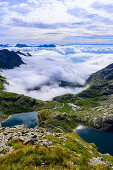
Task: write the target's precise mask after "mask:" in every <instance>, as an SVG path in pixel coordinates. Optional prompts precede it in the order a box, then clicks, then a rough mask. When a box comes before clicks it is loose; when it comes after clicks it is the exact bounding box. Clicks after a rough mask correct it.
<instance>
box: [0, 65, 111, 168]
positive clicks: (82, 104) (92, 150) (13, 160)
mask: <svg viewBox="0 0 113 170" xmlns="http://www.w3.org/2000/svg"><path fill="white" fill-rule="evenodd" d="M112 75H113V65H110V66H108V67H107V68H105V69H103V70H101V71H99V72H97V73H95V74H93V75H92V76H91V77H90V78H89V79H88V81H87V83H88V84H89V88H88V89H86V90H85V91H83V92H81V93H80V94H78V95H73V94H66V95H63V96H58V97H55V98H54V99H53V101H50V102H49V101H47V102H43V101H40V100H36V99H32V98H30V97H26V96H24V95H19V94H15V93H9V92H5V91H3V89H4V87H3V86H4V83H6V80H5V78H3V77H0V116H1V117H2V118H6V117H8V116H9V115H11V114H14V113H19V112H29V111H39V114H38V121H39V127H40V128H44V129H43V130H44V131H49V135H46V136H43V137H40V140H42V139H47V140H48V141H51V142H52V145H50V146H41V145H38V144H35V145H33V144H30V143H29V144H27V145H23V144H22V142H21V141H20V140H19V139H15V140H13V141H10V142H9V143H8V145H9V146H12V147H13V148H14V149H15V151H13V152H11V153H9V154H6V153H5V151H4V150H3V151H2V152H3V153H2V154H4V156H1V157H0V168H1V169H6V170H11V169H12V170H13V169H14V170H16V169H18V170H20V169H25V170H27V169H33V170H34V169H56V170H57V169H77V170H86V169H88V170H91V169H94V170H109V169H111V167H110V166H109V165H107V164H104V163H103V164H98V165H91V164H89V162H90V160H91V159H93V158H97V157H102V158H103V159H105V160H106V161H108V162H110V163H111V164H113V157H112V156H109V155H101V154H100V153H99V152H98V151H97V148H96V146H95V145H94V144H88V143H86V142H85V141H83V140H82V139H81V138H80V137H79V136H78V135H77V134H76V133H74V132H72V131H73V129H74V128H75V127H76V126H78V125H79V124H83V125H87V126H89V127H93V128H96V129H99V130H103V131H113V76H112ZM53 132H59V133H61V135H60V137H56V136H54V135H51V133H53Z"/></svg>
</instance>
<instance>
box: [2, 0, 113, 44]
mask: <svg viewBox="0 0 113 170" xmlns="http://www.w3.org/2000/svg"><path fill="white" fill-rule="evenodd" d="M0 21H1V22H0V43H4V44H5V43H10V44H11V43H12V44H14V43H27V44H44V43H48V44H49V43H54V44H68V43H106V44H107V43H113V0H87V1H85V0H12V1H11V0H0Z"/></svg>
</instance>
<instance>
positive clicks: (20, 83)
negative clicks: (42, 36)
mask: <svg viewBox="0 0 113 170" xmlns="http://www.w3.org/2000/svg"><path fill="white" fill-rule="evenodd" d="M10 50H12V48H10ZM15 50H18V49H17V48H16V49H15ZM24 50H25V51H26V50H27V51H29V52H30V53H31V54H32V57H28V56H21V57H22V59H23V61H24V62H25V63H26V65H21V66H20V68H14V69H13V70H4V71H3V72H2V73H3V74H5V76H6V77H7V80H8V82H9V84H10V85H8V86H6V88H7V91H11V92H16V93H21V94H25V95H28V96H31V97H34V98H37V99H41V100H50V99H52V98H53V97H55V96H58V95H62V94H66V93H74V94H76V93H78V92H79V91H81V90H82V89H80V88H72V87H70V86H67V87H60V86H59V83H58V81H60V80H62V81H67V82H70V83H74V84H84V83H85V80H86V79H87V78H88V76H89V75H91V74H92V73H94V72H96V71H98V70H100V69H101V68H104V67H105V66H107V65H109V64H110V63H112V62H113V54H109V51H113V48H112V46H111V47H107V46H67V47H66V46H64V47H62V46H58V47H56V48H53V49H49V50H47V49H42V50H39V49H38V48H24ZM92 51H93V52H92ZM99 51H100V52H101V51H106V52H107V51H108V54H103V53H102V54H99V53H100V52H99ZM94 52H95V53H94ZM48 83H49V84H48ZM36 87H39V88H40V89H39V90H38V91H37V90H33V91H27V89H33V88H36Z"/></svg>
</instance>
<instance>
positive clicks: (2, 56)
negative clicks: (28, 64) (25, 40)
mask: <svg viewBox="0 0 113 170" xmlns="http://www.w3.org/2000/svg"><path fill="white" fill-rule="evenodd" d="M21 64H24V62H23V61H22V60H21V58H20V56H19V55H18V54H17V53H16V52H14V51H8V50H6V49H4V50H0V69H13V68H14V67H18V66H20V65H21Z"/></svg>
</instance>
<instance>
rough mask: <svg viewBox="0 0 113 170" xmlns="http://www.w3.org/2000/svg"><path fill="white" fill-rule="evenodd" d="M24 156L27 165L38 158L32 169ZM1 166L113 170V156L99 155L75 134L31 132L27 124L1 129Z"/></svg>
mask: <svg viewBox="0 0 113 170" xmlns="http://www.w3.org/2000/svg"><path fill="white" fill-rule="evenodd" d="M35 152H36V153H37V154H35ZM39 153H40V154H39ZM19 154H20V155H21V154H22V155H21V159H19V158H18V155H19ZM26 154H27V155H26ZM38 154H39V155H38ZM43 154H44V155H45V154H46V157H45V156H44V157H43ZM52 154H53V155H52ZM60 154H61V155H60ZM24 156H25V159H26V160H25V162H26V163H27V161H28V160H29V156H30V157H34V158H32V159H31V160H30V163H28V165H29V166H28V165H26V164H25V163H24ZM13 157H14V158H13ZM56 158H57V159H56ZM7 159H8V162H7V167H6V166H5V163H4V161H7ZM13 159H14V162H13ZM16 159H17V160H18V162H17V160H16ZM33 159H35V160H36V159H38V163H37V161H36V162H35V163H34V160H33ZM49 159H50V160H49ZM84 159H85V162H84ZM22 160H23V161H22ZM39 160H40V161H39ZM56 160H57V162H56V163H55V162H54V161H56ZM10 161H11V164H10ZM15 161H16V162H17V163H16V164H15ZM65 161H66V162H67V163H65ZM22 162H23V163H22ZM52 162H53V164H52ZM0 164H1V167H5V169H6V170H9V169H10V168H11V167H15V166H16V167H17V168H18V167H19V168H18V169H21V168H23V169H24V168H28V167H32V169H35V168H36V167H37V168H42V169H43V168H46V169H49V168H50V167H52V168H54V167H55V166H57V168H58V166H59V167H60V168H61V167H62V168H64V167H65V166H66V167H65V169H76V168H78V169H79V168H84V167H85V168H87V169H89V170H90V169H96V170H98V169H99V167H102V168H103V169H104V168H105V169H107V168H110V169H113V157H112V156H110V155H109V154H104V155H103V154H101V153H99V152H98V151H97V148H96V146H95V145H94V144H88V143H86V142H84V141H83V140H82V139H81V138H80V137H78V136H77V135H76V134H75V133H74V134H71V133H70V134H69V133H56V132H49V131H47V130H45V129H39V128H38V127H36V128H34V129H28V128H26V127H25V126H24V125H19V126H14V127H11V128H9V127H1V128H0ZM31 165H32V166H31ZM15 169H16V168H15Z"/></svg>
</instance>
